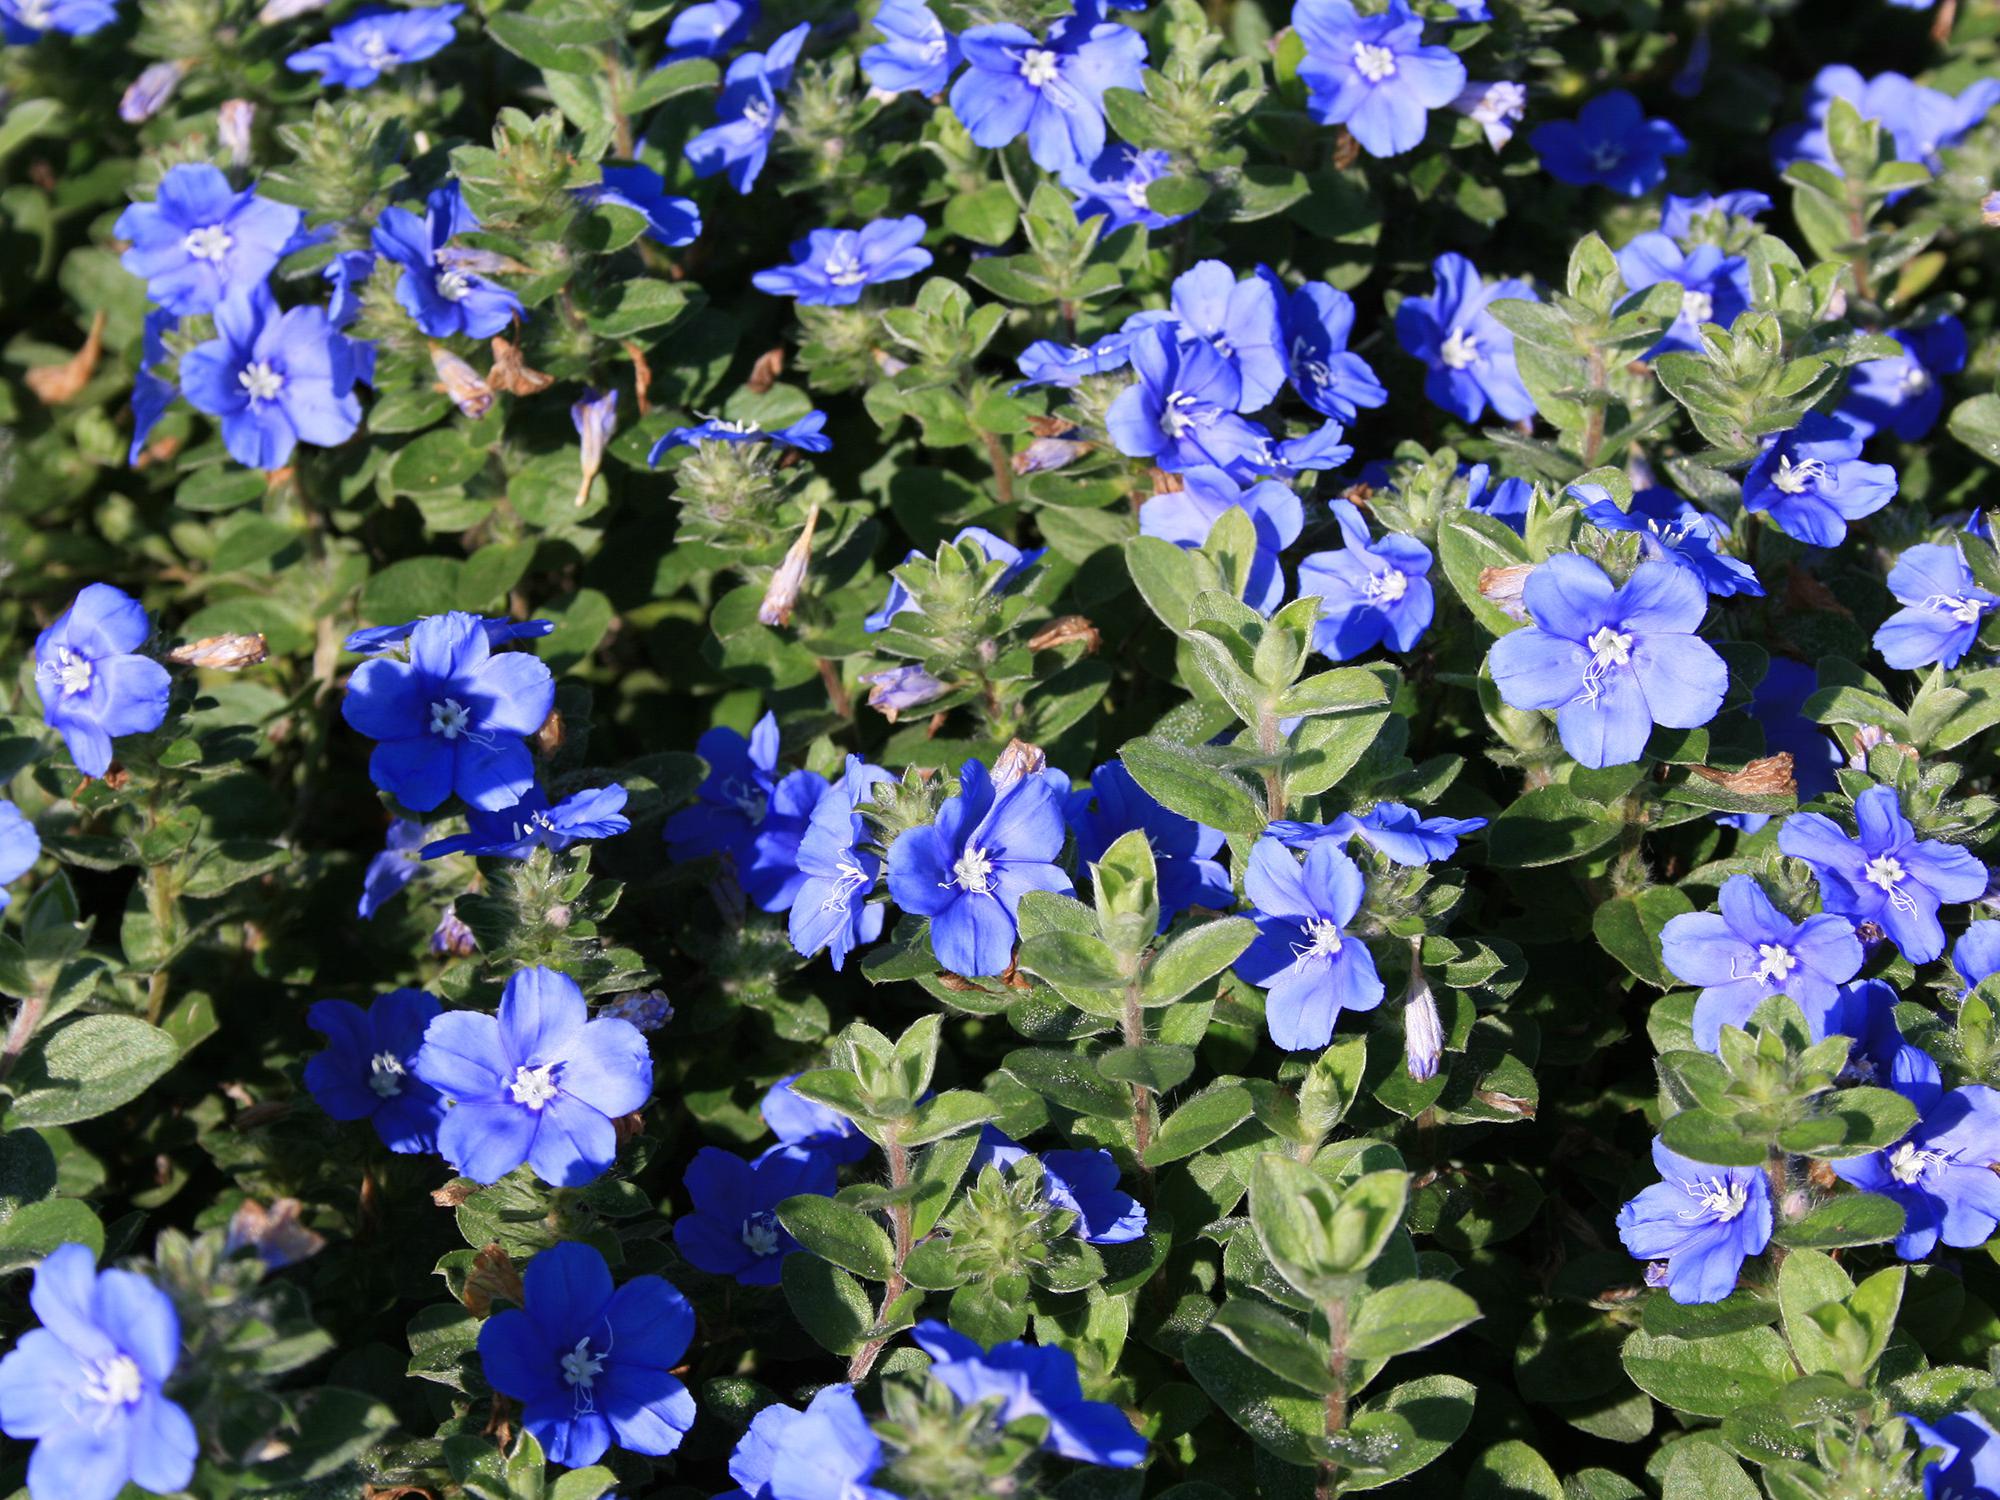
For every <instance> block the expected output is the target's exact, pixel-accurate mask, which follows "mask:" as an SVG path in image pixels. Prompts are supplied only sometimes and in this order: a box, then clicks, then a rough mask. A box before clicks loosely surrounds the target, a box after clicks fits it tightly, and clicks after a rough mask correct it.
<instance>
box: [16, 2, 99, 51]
mask: <svg viewBox="0 0 2000 1500" xmlns="http://www.w3.org/2000/svg"><path fill="white" fill-rule="evenodd" d="M117 19H118V6H117V4H116V3H115V0H0V43H5V44H6V45H7V46H9V47H24V46H28V45H31V44H32V43H35V42H38V41H40V40H41V39H42V38H43V37H44V36H46V35H47V34H48V33H49V32H51V31H58V32H61V33H62V34H63V35H64V36H89V35H90V34H91V33H92V32H93V31H102V30H103V29H104V28H105V27H107V26H109V25H110V24H111V23H112V22H113V21H115V20H117Z"/></svg>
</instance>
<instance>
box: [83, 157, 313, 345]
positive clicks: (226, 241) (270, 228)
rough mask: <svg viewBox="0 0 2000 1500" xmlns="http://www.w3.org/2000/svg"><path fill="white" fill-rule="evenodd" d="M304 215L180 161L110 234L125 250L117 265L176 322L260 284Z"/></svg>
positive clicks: (204, 165)
mask: <svg viewBox="0 0 2000 1500" xmlns="http://www.w3.org/2000/svg"><path fill="white" fill-rule="evenodd" d="M302 222H304V216H303V215H302V214H300V212H299V211H298V210H297V209H296V208H293V207H291V206H290V205H289V204H284V203H273V202H272V201H271V200H270V199H268V198H260V197H258V196H257V191H256V189H255V188H245V189H243V191H241V192H238V191H236V189H234V188H232V187H231V186H230V185H229V179H228V178H227V177H224V176H223V175H222V173H221V171H220V170H219V169H218V168H216V167H212V166H210V165H209V164H208V163H206V162H182V163H181V164H180V165H178V166H175V167H170V168H169V169H168V170H167V173H166V175H165V176H163V177H162V178H161V179H160V186H159V190H158V193H157V195H156V196H155V197H154V199H153V201H152V202H151V203H134V204H133V205H132V206H131V207H130V208H128V209H126V210H125V212H123V213H122V214H120V215H119V216H118V223H117V224H116V226H115V227H114V228H113V229H112V233H113V234H115V235H117V236H118V238H119V239H121V240H129V241H130V242H131V248H130V249H128V250H127V251H126V252H125V253H124V255H123V256H122V257H120V260H119V264H121V265H122V266H124V267H125V269H126V270H128V271H130V272H131V273H132V274H133V275H134V276H138V277H141V278H143V279H144V281H145V283H146V295H147V296H148V297H151V298H152V299H153V300H154V301H155V302H157V303H159V304H160V306H162V307H164V308H165V309H166V310H167V311H168V312H170V313H174V314H176V315H177V316H180V317H191V316H193V315H194V314H196V313H205V312H213V311H214V310H215V309H216V307H218V306H219V305H220V304H221V302H222V300H223V299H224V298H225V297H227V296H228V295H229V294H230V293H231V292H242V291H248V290H249V289H250V288H252V287H256V286H261V285H263V283H264V279H265V278H266V277H268V276H269V275H270V274H271V272H272V271H273V270H275V269H276V268H277V264H278V261H279V260H280V259H281V258H282V257H283V256H284V254H285V252H286V250H287V249H288V248H289V247H290V245H291V242H292V237H293V236H294V235H296V234H297V233H298V231H299V225H300V224H301V223H302Z"/></svg>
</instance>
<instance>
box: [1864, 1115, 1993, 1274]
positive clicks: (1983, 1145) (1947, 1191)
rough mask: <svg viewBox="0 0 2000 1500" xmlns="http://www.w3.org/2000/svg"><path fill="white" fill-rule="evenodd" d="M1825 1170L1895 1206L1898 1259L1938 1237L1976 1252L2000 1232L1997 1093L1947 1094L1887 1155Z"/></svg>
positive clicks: (1923, 1250) (1918, 1254)
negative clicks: (1899, 1226) (1899, 1214)
mask: <svg viewBox="0 0 2000 1500" xmlns="http://www.w3.org/2000/svg"><path fill="white" fill-rule="evenodd" d="M1829 1165H1831V1166H1832V1168H1833V1170H1834V1173H1835V1175H1837V1176H1838V1177H1839V1178H1840V1179H1841V1180H1842V1181H1843V1182H1850V1183H1852V1184H1854V1186H1856V1187H1858V1188H1860V1189H1862V1191H1864V1192H1869V1193H1881V1194H1883V1195H1885V1196H1887V1197H1890V1198H1893V1199H1895V1200H1896V1202H1897V1203H1898V1204H1899V1205H1901V1207H1902V1210H1903V1231H1902V1233H1901V1234H1899V1235H1897V1236H1896V1253H1897V1254H1898V1255H1900V1256H1901V1257H1902V1258H1903V1259H1904V1260H1921V1259H1922V1258H1923V1257H1924V1256H1926V1255H1929V1254H1930V1253H1931V1251H1932V1250H1934V1249H1936V1248H1937V1245H1938V1242H1939V1241H1940V1240H1942V1241H1943V1242H1944V1243H1945V1244H1947V1245H1949V1246H1951V1247H1952V1248H1953V1249H1955V1250H1971V1249H1976V1248H1977V1247H1979V1246H1981V1245H1983V1244H1985V1243H1986V1241H1987V1240H1988V1239H1990V1238H1991V1237H1992V1235H1993V1231H1994V1230H1995V1229H2000V1172H1996V1171H1995V1170H1994V1168H1995V1166H1996V1165H2000V1092H1995V1091H1994V1090H1992V1089H1989V1088H1985V1087H1983V1086H1981V1085H1979V1084H1973V1085H1970V1086H1968V1087H1965V1088H1958V1089H1953V1090H1951V1092H1950V1093H1948V1094H1945V1095H1944V1096H1943V1097H1942V1098H1940V1099H1938V1100H1937V1101H1936V1102H1935V1103H1933V1104H1931V1105H1930V1106H1929V1107H1928V1108H1925V1109H1924V1111H1923V1117H1922V1118H1921V1119H1919V1120H1918V1121H1917V1123H1916V1126H1915V1128H1913V1129H1912V1130H1911V1131H1910V1133H1909V1134H1908V1135H1906V1136H1904V1137H1903V1139H1902V1140H1900V1141H1898V1142H1897V1143H1896V1144H1895V1145H1893V1146H1891V1147H1890V1148H1889V1149H1888V1150H1887V1151H1877V1152H1875V1153H1874V1154H1873V1155H1870V1156H1862V1157H1855V1158H1851V1159H1849V1160H1845V1161H1835V1162H1831V1163H1829Z"/></svg>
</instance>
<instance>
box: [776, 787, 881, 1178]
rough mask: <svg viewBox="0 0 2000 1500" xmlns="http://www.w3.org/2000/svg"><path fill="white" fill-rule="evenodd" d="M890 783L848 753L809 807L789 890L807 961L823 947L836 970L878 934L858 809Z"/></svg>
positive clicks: (871, 857)
mask: <svg viewBox="0 0 2000 1500" xmlns="http://www.w3.org/2000/svg"><path fill="white" fill-rule="evenodd" d="M894 780H895V778H894V777H893V776H891V775H890V774H889V773H888V772H887V771H885V770H883V769H882V768H881V767H880V766H871V765H868V764H866V763H865V762H863V761H862V759H861V757H860V756H858V755H850V756H848V757H847V769H846V772H845V774H843V775H842V777H841V779H840V780H839V781H837V782H835V783H833V785H831V786H829V787H827V788H826V790H825V791H823V792H821V793H820V795H819V799H818V800H817V801H816V802H814V804H813V808H812V813H811V815H810V816H809V817H808V819H807V821H806V827H805V830H804V832H803V833H802V834H800V836H799V842H798V852H797V856H796V863H797V868H798V872H799V874H800V876H801V877H802V878H801V879H800V880H799V882H798V885H797V888H796V889H795V890H794V891H793V892H792V898H791V916H790V918H789V921H788V931H789V934H790V936H791V940H792V946H793V947H794V948H795V949H797V950H798V951H799V952H800V953H802V954H804V955H805V956H806V957H807V958H811V957H812V956H813V955H814V954H815V953H817V952H819V951H820V950H821V949H822V948H824V949H826V950H827V953H828V956H829V957H830V958H832V960H833V966H834V968H836V969H838V968H840V967H841V966H842V965H844V964H845V963H846V962H847V955H848V954H850V953H852V952H853V951H854V950H855V949H856V948H857V947H859V946H860V945H861V944H863V943H872V942H874V941H875V939H876V938H878V937H880V936H881V935H882V919H883V907H882V905H881V903H879V902H874V901H870V900H869V899H868V896H869V895H870V893H872V892H873V891H874V889H875V881H876V878H877V877H878V876H879V875H880V874H881V872H882V860H881V858H880V856H878V855H877V854H875V853H874V852H873V851H872V850H871V849H870V848H869V847H868V845H869V844H870V842H871V841H872V839H873V837H874V835H873V834H871V833H870V832H869V830H868V824H867V823H866V822H865V821H864V820H863V818H862V816H861V813H860V811H859V809H860V808H861V807H862V806H863V805H864V804H865V803H867V802H868V801H869V800H870V799H871V798H872V797H873V796H874V788H875V787H876V786H877V785H878V784H880V783H882V782H887V781H894ZM781 1135H782V1132H781ZM787 1144H792V1143H791V1142H789V1141H788V1142H787Z"/></svg>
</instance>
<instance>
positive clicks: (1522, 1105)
mask: <svg viewBox="0 0 2000 1500" xmlns="http://www.w3.org/2000/svg"><path fill="white" fill-rule="evenodd" d="M1472 1097H1473V1098H1475V1099H1477V1100H1478V1101H1479V1102H1480V1103H1481V1104H1483V1105H1485V1106H1486V1107H1487V1108H1488V1109H1491V1110H1497V1111H1499V1112H1500V1113H1501V1114H1503V1115H1518V1116H1520V1117H1521V1118H1522V1119H1524V1120H1532V1119H1534V1118H1535V1101H1534V1100H1532V1099H1523V1098H1520V1097H1519V1096H1518V1095H1515V1094H1503V1093H1501V1092H1500V1090H1498V1089H1475V1090H1474V1091H1473V1095H1472Z"/></svg>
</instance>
